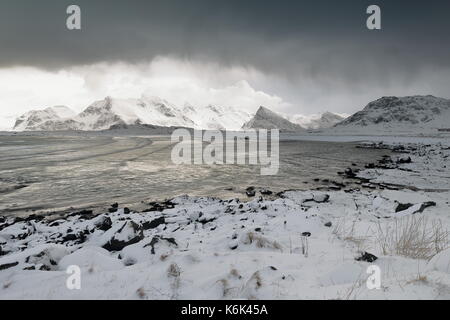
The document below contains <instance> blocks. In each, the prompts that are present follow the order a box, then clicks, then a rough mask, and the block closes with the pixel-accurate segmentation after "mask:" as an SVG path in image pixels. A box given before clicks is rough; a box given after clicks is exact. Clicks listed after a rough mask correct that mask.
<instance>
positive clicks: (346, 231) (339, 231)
mask: <svg viewBox="0 0 450 320" xmlns="http://www.w3.org/2000/svg"><path fill="white" fill-rule="evenodd" d="M356 223H357V221H353V222H352V223H350V225H348V224H347V221H346V220H345V219H341V220H339V221H338V222H337V223H336V224H335V225H334V228H333V231H332V233H333V234H334V235H335V236H336V238H338V239H339V240H343V241H348V242H351V243H353V244H354V245H355V246H356V247H357V250H358V251H363V248H364V247H365V244H366V242H367V241H368V240H369V237H368V236H367V235H366V236H360V235H356ZM368 232H369V230H368Z"/></svg>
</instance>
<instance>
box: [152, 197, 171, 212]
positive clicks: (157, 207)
mask: <svg viewBox="0 0 450 320" xmlns="http://www.w3.org/2000/svg"><path fill="white" fill-rule="evenodd" d="M149 205H150V206H151V207H150V208H149V209H146V210H145V212H153V211H158V212H162V211H164V210H166V209H173V208H175V204H174V203H172V202H171V201H170V200H168V201H164V202H150V203H149Z"/></svg>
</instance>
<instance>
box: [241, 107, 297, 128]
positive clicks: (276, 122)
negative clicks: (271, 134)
mask: <svg viewBox="0 0 450 320" xmlns="http://www.w3.org/2000/svg"><path fill="white" fill-rule="evenodd" d="M243 129H279V130H281V131H304V130H305V129H304V128H302V127H301V126H300V125H298V124H295V123H292V122H290V121H289V120H287V119H285V118H284V117H283V116H281V115H279V114H277V113H275V112H273V111H270V110H269V109H267V108H265V107H262V106H261V107H259V109H258V111H257V112H256V114H255V116H254V117H253V118H252V119H251V120H250V121H248V122H247V123H245V124H244V126H243Z"/></svg>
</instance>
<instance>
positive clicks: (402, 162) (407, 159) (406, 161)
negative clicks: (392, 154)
mask: <svg viewBox="0 0 450 320" xmlns="http://www.w3.org/2000/svg"><path fill="white" fill-rule="evenodd" d="M404 163H412V160H411V157H405V158H399V159H398V160H397V164H404Z"/></svg>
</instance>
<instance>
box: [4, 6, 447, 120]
mask: <svg viewBox="0 0 450 320" xmlns="http://www.w3.org/2000/svg"><path fill="white" fill-rule="evenodd" d="M70 4H78V5H79V6H80V7H81V10H82V30H81V31H68V30H67V29H66V27H65V20H66V17H67V15H66V14H65V10H66V8H67V6H68V5H70ZM370 4H377V5H379V6H380V7H381V9H382V30H381V31H369V30H368V29H367V28H366V23H365V21H366V19H367V16H368V15H367V14H366V13H365V11H366V8H367V6H368V5H370ZM449 14H450V2H449V1H446V0H442V1H438V0H429V1H411V0H408V1H407V0H395V1H392V0H390V1H385V0H371V1H366V0H341V1H335V0H329V1H324V0H315V1H302V0H292V1H288V0H280V1H261V0H240V1H238V0H222V1H215V0H179V1H173V0H161V1H159V0H158V1H156V0H153V1H152V0H150V1H149V0H145V1H144V0H127V1H114V0H71V1H66V0H53V1H52V0H40V1H32V0H2V1H1V3H0V46H1V50H0V84H3V85H5V86H6V88H5V86H3V89H2V87H0V113H3V115H4V116H7V117H12V115H13V109H14V110H15V111H17V112H19V111H20V112H22V111H24V110H25V109H29V108H32V107H38V106H40V107H45V106H41V105H40V104H42V103H48V104H50V105H51V104H66V105H68V106H70V107H73V108H74V109H80V108H82V104H84V103H86V102H87V101H88V100H89V99H92V98H93V97H96V98H97V99H101V98H103V95H104V94H105V93H107V91H108V88H109V89H110V90H111V91H113V92H112V93H111V94H113V93H116V92H117V94H119V95H122V96H126V95H129V96H131V95H132V94H135V93H136V92H135V91H137V90H138V89H139V90H141V91H142V90H143V89H146V88H145V85H147V84H148V85H149V86H150V89H149V90H150V91H152V90H153V92H154V93H159V94H161V93H164V92H166V93H167V95H168V96H166V97H165V98H171V95H174V92H171V91H170V90H168V89H167V88H165V89H164V90H162V89H161V88H160V87H158V88H156V87H155V86H156V85H155V83H156V82H157V81H156V79H157V78H158V77H160V76H161V77H163V78H164V76H167V74H168V73H169V74H170V78H171V81H172V82H170V83H172V84H174V83H175V86H178V87H177V90H178V91H177V94H181V95H182V94H183V91H182V89H180V85H179V83H178V82H177V81H176V80H174V79H176V78H177V70H179V71H180V78H183V79H184V80H185V82H184V83H187V82H189V78H190V77H191V78H192V81H191V82H193V83H196V84H197V85H198V86H201V88H202V90H204V91H208V90H209V91H210V89H215V90H224V91H223V95H225V94H226V93H227V92H231V93H230V94H232V92H234V93H236V92H235V91H233V90H234V89H233V90H231V91H230V90H228V89H226V88H230V87H231V88H234V87H233V86H234V84H235V83H236V82H238V81H239V80H246V81H247V82H248V83H249V85H250V87H251V89H252V90H254V91H255V92H256V93H260V91H261V92H263V93H264V94H267V95H268V96H270V97H272V98H274V99H275V100H276V101H278V102H279V103H276V102H273V103H274V104H275V105H274V106H272V107H273V108H274V109H276V110H278V111H282V112H288V113H304V114H309V113H315V112H322V111H325V110H329V111H335V112H345V113H352V112H355V111H357V110H359V109H361V108H362V107H364V106H365V105H366V104H367V103H368V102H369V101H370V100H373V99H376V98H378V97H380V96H383V95H409V94H434V95H437V96H443V97H447V98H448V97H449V94H448V91H449V90H448V87H449V86H448V84H449V82H450V59H449V57H450V19H449V18H448V17H449ZM155 58H156V60H155ZM161 61H162V62H161ZM105 64H107V65H108V66H109V67H108V68H109V69H111V70H115V72H116V73H120V72H121V71H123V72H127V74H129V75H130V76H129V77H130V79H129V82H131V83H136V88H135V89H136V90H132V88H131V87H132V86H131V85H130V86H129V87H130V88H131V89H130V90H129V92H124V91H123V90H122V91H120V90H119V91H120V92H119V91H117V90H116V88H115V87H114V83H113V82H112V80H111V78H113V76H108V75H109V73H108V72H109V71H108V68H107V67H105ZM99 66H101V67H99ZM105 68H106V69H105ZM143 70H145V72H144V71H143ZM27 72H28V73H30V74H32V75H34V76H35V77H36V79H40V80H41V81H40V82H41V83H40V84H37V85H39V86H40V87H41V89H42V90H43V91H42V92H47V91H49V92H51V85H52V84H53V82H52V81H55V82H56V83H61V82H64V81H65V80H61V79H62V78H58V77H62V76H63V75H64V76H67V74H69V76H68V77H69V78H70V77H72V78H70V79H71V80H70V79H69V80H67V79H66V80H67V81H68V82H67V84H68V85H70V84H71V81H72V80H73V81H75V80H74V78H77V77H79V78H80V79H81V80H82V82H83V83H81V84H78V85H79V86H80V89H79V90H78V91H76V92H71V91H70V90H69V91H68V92H67V94H66V95H65V96H66V97H67V101H63V100H64V99H63V97H58V96H55V97H50V96H51V94H48V95H47V98H45V99H44V98H40V97H38V96H36V95H35V94H31V93H30V94H29V98H28V99H25V100H24V99H22V100H20V101H19V100H17V99H16V100H15V99H14V95H15V94H17V90H18V89H17V88H16V86H17V85H18V84H15V83H14V84H13V82H12V81H13V80H11V81H9V80H8V79H14V78H18V79H23V78H28V79H32V78H33V77H31V76H30V77H27V74H28V73H27ZM99 73H101V74H99ZM15 75H20V77H19V76H15ZM102 75H103V76H102ZM55 77H56V78H55ZM50 78H51V79H53V80H51V79H50ZM49 79H50V80H49ZM166 80H167V79H166ZM120 81H124V79H121V80H120ZM25 82H26V83H24V84H23V85H22V86H21V88H20V92H21V94H23V95H25V96H26V95H27V92H28V91H33V90H35V89H33V90H31V89H32V88H31V86H33V82H32V81H25ZM75 82H76V81H75ZM8 83H9V87H8ZM46 83H48V86H46V85H45V84H46ZM167 83H169V82H167ZM82 87H83V88H82ZM181 87H183V86H181ZM184 87H185V86H184ZM238 87H239V84H238ZM191 89H192V88H191ZM241 89H242V88H241ZM2 90H4V92H2ZM61 90H62V89H61ZM227 90H228V91H227ZM252 90H250V92H252V93H251V94H253V95H254V94H255V92H253V91H252ZM194 91H195V90H194ZM194 91H192V90H191V91H190V92H187V93H186V97H187V99H191V100H192V99H193V98H191V96H192V92H194ZM238 91H239V90H238ZM241 91H242V90H241ZM243 91H246V90H243ZM241 93H242V92H241ZM242 94H244V93H242ZM10 95H11V97H10ZM2 97H3V98H4V100H3V103H2V102H1V99H2ZM214 99H218V98H217V96H215V98H214ZM243 99H244V98H243ZM249 99H250V100H251V99H253V98H249ZM258 99H259V98H258ZM258 99H256V100H255V103H257V102H258V103H259V102H261V101H263V102H264V101H266V100H264V99H262V100H258ZM277 99H278V100H277ZM280 99H281V100H280ZM206 100H208V97H207V94H205V101H206ZM275 100H270V99H269V100H267V102H268V103H270V102H271V101H275ZM5 101H6V102H5ZM34 101H35V102H34ZM236 101H241V100H236ZM280 101H282V102H280ZM225 103H231V102H228V101H225ZM14 104H17V105H14ZM26 104H27V105H26ZM249 105H251V103H249ZM269 107H271V106H269Z"/></svg>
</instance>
